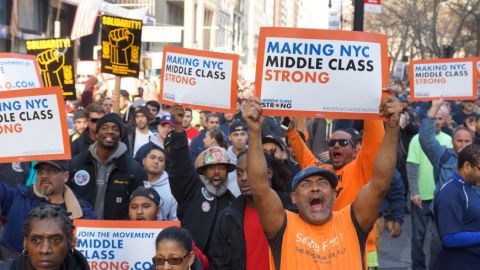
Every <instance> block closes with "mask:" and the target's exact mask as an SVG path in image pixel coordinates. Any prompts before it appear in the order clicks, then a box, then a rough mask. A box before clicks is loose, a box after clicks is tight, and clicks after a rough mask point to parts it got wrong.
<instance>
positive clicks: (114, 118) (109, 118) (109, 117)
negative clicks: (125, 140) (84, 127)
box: [96, 113, 123, 137]
mask: <svg viewBox="0 0 480 270" xmlns="http://www.w3.org/2000/svg"><path fill="white" fill-rule="evenodd" d="M108 122H111V123H114V124H116V125H117V126H118V129H119V130H120V137H122V135H123V120H122V118H120V116H119V115H118V114H116V113H109V114H105V115H104V116H103V117H102V118H100V119H98V121H97V130H96V133H98V131H99V130H100V128H101V127H102V126H103V125H104V124H105V123H108Z"/></svg>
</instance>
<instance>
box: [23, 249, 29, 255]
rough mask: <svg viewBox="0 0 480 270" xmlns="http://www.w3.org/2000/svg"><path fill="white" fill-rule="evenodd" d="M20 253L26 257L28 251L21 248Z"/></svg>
mask: <svg viewBox="0 0 480 270" xmlns="http://www.w3.org/2000/svg"><path fill="white" fill-rule="evenodd" d="M22 255H23V256H25V257H27V256H28V251H27V250H26V249H23V250H22Z"/></svg>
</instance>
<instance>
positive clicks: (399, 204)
mask: <svg viewBox="0 0 480 270" xmlns="http://www.w3.org/2000/svg"><path fill="white" fill-rule="evenodd" d="M380 215H381V216H384V217H385V219H387V220H394V221H399V222H400V223H403V218H404V217H405V187H404V186H403V181H402V176H401V175H400V173H399V172H398V170H395V172H394V174H393V178H392V184H391V185H390V188H389V189H388V193H387V195H386V196H385V199H384V200H383V202H382V207H381V209H380Z"/></svg>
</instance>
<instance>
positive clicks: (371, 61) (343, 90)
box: [255, 27, 388, 119]
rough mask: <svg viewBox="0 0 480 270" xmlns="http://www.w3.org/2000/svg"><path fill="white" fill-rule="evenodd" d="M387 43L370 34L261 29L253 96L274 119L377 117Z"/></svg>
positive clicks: (385, 39) (383, 82)
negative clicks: (298, 117) (294, 117)
mask: <svg viewBox="0 0 480 270" xmlns="http://www.w3.org/2000/svg"><path fill="white" fill-rule="evenodd" d="M386 42H387V38H386V36H384V35H377V34H371V33H361V32H347V31H334V30H313V29H297V28H271V27H268V28H261V29H260V44H259V47H258V58H257V74H256V80H255V81H256V92H255V95H256V96H260V97H261V100H262V102H263V108H264V111H266V112H267V114H270V115H285V116H292V115H293V116H303V117H327V116H328V117H333V118H360V119H364V118H377V117H378V107H379V104H380V101H381V95H382V87H384V86H386V85H387V81H388V65H387V62H388V60H387V43H386Z"/></svg>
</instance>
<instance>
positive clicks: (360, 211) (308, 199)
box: [244, 97, 401, 270]
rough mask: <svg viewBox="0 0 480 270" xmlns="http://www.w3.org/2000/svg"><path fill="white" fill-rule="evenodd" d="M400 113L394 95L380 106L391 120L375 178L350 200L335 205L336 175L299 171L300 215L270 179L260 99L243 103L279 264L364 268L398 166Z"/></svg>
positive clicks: (264, 220)
mask: <svg viewBox="0 0 480 270" xmlns="http://www.w3.org/2000/svg"><path fill="white" fill-rule="evenodd" d="M400 112H401V105H400V104H399V102H398V101H397V102H396V101H395V99H394V98H393V97H389V98H387V99H385V100H384V101H383V102H382V104H381V105H380V114H381V115H382V116H384V117H385V118H386V119H387V120H386V125H385V136H384V138H383V140H382V142H381V146H380V149H379V150H378V157H377V158H376V160H375V162H374V168H373V173H372V176H371V180H370V181H369V182H368V183H367V184H366V185H365V186H364V187H363V188H361V190H360V192H359V193H358V195H356V198H355V199H354V200H353V202H352V203H351V204H348V205H346V206H345V207H344V208H342V209H340V210H339V211H335V210H333V208H334V202H335V199H336V195H337V192H338V191H337V190H336V189H335V188H336V187H337V185H338V178H337V175H336V174H335V173H334V172H333V171H330V170H327V169H323V168H318V167H316V166H313V167H308V168H305V169H303V170H302V171H300V173H298V174H297V175H296V176H295V177H294V179H293V181H292V190H293V192H292V196H291V198H292V202H293V203H294V204H295V205H296V206H297V208H298V212H299V213H298V214H296V213H293V212H290V211H285V210H284V208H283V205H282V202H281V200H280V198H279V197H278V195H277V194H276V193H275V192H274V191H273V190H272V189H271V188H270V186H269V184H268V180H267V178H268V170H267V165H266V163H265V158H264V156H263V149H262V146H261V134H260V130H261V127H262V124H263V116H262V106H261V102H260V100H259V99H258V98H257V99H254V100H250V101H249V103H248V104H247V105H246V106H245V110H244V119H245V121H246V122H247V125H248V129H249V138H250V140H249V147H248V160H247V174H248V179H249V181H250V188H251V190H252V196H253V201H254V203H255V205H256V207H257V210H258V214H259V218H260V223H261V225H262V228H263V230H264V232H265V235H266V237H267V239H268V241H269V245H270V248H271V254H272V257H271V259H272V260H271V261H273V262H274V264H275V268H276V269H278V270H283V269H336V270H339V269H363V267H364V265H365V263H364V261H363V260H364V250H365V245H366V238H367V235H368V232H369V231H370V230H371V229H372V227H373V225H374V224H375V221H376V219H377V218H378V212H379V210H380V206H381V203H382V201H383V198H384V196H385V194H386V193H387V191H388V189H389V187H390V182H391V179H392V176H393V172H394V170H395V163H396V150H397V141H398V133H399V119H400ZM337 143H338V142H336V144H337ZM362 148H363V147H362Z"/></svg>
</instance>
